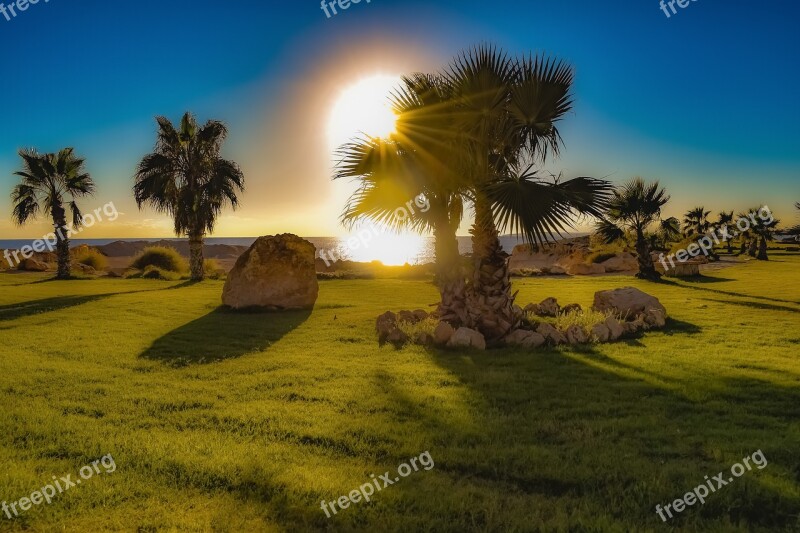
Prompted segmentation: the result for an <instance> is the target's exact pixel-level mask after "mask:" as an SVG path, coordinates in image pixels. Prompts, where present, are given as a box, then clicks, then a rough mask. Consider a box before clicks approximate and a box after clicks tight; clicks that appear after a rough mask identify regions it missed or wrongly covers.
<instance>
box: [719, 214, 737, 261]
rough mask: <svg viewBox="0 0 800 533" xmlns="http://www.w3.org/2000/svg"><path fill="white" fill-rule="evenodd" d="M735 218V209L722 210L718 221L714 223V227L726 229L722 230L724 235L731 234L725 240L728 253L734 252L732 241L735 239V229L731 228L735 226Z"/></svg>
mask: <svg viewBox="0 0 800 533" xmlns="http://www.w3.org/2000/svg"><path fill="white" fill-rule="evenodd" d="M733 219H734V217H733V211H730V212H725V211H722V212H720V214H719V216H718V219H717V221H716V222H715V223H714V227H715V228H717V229H719V228H724V229H725V231H722V232H721V233H722V234H723V235H725V234H727V235H730V237H729V238H728V239H727V241H725V244H726V245H727V247H728V253H729V254H733V242H732V241H733V230H732V229H731V228H733V227H734V225H733Z"/></svg>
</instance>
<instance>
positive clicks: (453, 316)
mask: <svg viewBox="0 0 800 533" xmlns="http://www.w3.org/2000/svg"><path fill="white" fill-rule="evenodd" d="M433 236H434V241H435V249H436V279H435V284H436V287H437V288H438V289H439V294H440V296H441V302H440V303H439V309H438V312H437V314H438V316H439V320H442V321H445V322H448V323H449V324H450V325H451V326H453V327H456V328H458V327H461V326H465V325H467V324H468V323H469V315H468V314H467V310H468V308H467V283H466V278H465V276H464V269H463V267H462V265H461V255H460V254H459V251H458V239H456V234H455V231H454V230H453V229H451V227H450V224H449V223H448V222H447V221H446V220H442V221H439V222H438V223H437V224H436V226H435V228H434V230H433Z"/></svg>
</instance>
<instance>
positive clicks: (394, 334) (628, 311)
mask: <svg viewBox="0 0 800 533" xmlns="http://www.w3.org/2000/svg"><path fill="white" fill-rule="evenodd" d="M592 309H593V310H594V311H597V312H601V313H604V314H606V315H607V316H606V318H605V319H603V320H602V321H601V322H599V323H597V324H594V325H593V326H591V327H590V328H584V327H583V326H581V325H579V324H572V325H570V326H569V327H567V328H566V329H565V330H563V331H562V330H559V329H558V328H556V327H555V326H554V325H553V324H550V323H548V322H536V321H535V320H534V319H533V317H558V316H564V315H566V314H568V313H574V314H580V313H582V312H583V311H582V309H581V306H580V305H578V304H570V305H567V306H565V307H561V306H560V305H559V304H558V301H557V300H556V299H555V298H547V299H545V300H543V301H542V302H541V303H538V304H530V305H528V306H527V307H525V309H524V310H523V313H524V315H525V316H526V319H525V320H524V321H523V325H522V326H521V327H520V328H518V329H515V330H513V331H512V332H511V333H509V334H508V335H506V336H505V337H504V338H503V340H502V345H505V346H513V347H518V348H524V349H528V350H533V349H536V348H539V347H541V346H544V345H548V346H558V345H561V344H569V345H579V344H587V343H590V342H599V343H605V342H614V341H616V340H619V339H620V338H622V337H623V336H625V335H633V334H636V333H638V332H640V331H647V330H650V329H658V328H663V327H664V326H666V321H667V311H666V309H665V308H664V306H663V305H661V302H659V301H658V299H657V298H655V297H653V296H650V295H648V294H646V293H644V292H642V291H640V290H638V289H634V288H632V287H624V288H622V289H614V290H610V291H600V292H598V293H596V294H595V297H594V305H593V307H592ZM434 317H435V315H429V314H427V313H426V312H425V311H422V310H417V311H400V312H399V313H397V314H395V313H392V312H387V313H384V314H383V315H381V316H379V317H378V320H377V322H376V330H377V332H378V340H379V342H380V343H381V344H385V343H387V342H388V343H391V344H394V345H395V346H397V347H400V346H402V345H404V344H406V343H408V342H412V341H413V342H415V343H416V344H423V345H433V346H437V347H446V348H461V349H463V348H473V349H477V350H485V349H486V340H485V339H484V337H483V335H481V334H480V333H479V332H477V331H474V330H471V329H468V328H459V329H454V328H453V327H452V326H451V325H450V324H448V323H447V322H444V321H439V322H438V324H437V325H436V327H435V329H434V330H433V332H432V333H425V332H419V333H416V334H415V336H414V338H413V339H412V338H410V337H409V334H407V333H405V332H404V331H403V329H404V328H403V326H402V324H403V323H406V324H409V325H414V324H418V323H420V322H422V321H424V320H427V319H429V318H434ZM406 329H407V328H406Z"/></svg>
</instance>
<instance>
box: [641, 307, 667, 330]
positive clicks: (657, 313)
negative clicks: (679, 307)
mask: <svg viewBox="0 0 800 533" xmlns="http://www.w3.org/2000/svg"><path fill="white" fill-rule="evenodd" d="M644 321H645V322H646V323H647V324H649V325H650V326H651V327H653V328H663V327H664V326H666V325H667V318H666V316H664V313H663V312H662V311H661V310H660V309H648V310H647V312H646V313H645V314H644Z"/></svg>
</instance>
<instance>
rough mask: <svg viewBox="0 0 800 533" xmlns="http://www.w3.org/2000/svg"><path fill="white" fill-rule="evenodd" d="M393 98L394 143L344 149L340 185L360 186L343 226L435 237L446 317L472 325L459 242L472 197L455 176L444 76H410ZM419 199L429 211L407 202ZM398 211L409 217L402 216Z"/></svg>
mask: <svg viewBox="0 0 800 533" xmlns="http://www.w3.org/2000/svg"><path fill="white" fill-rule="evenodd" d="M390 100H391V102H392V104H393V107H394V111H395V113H396V114H397V125H396V133H394V134H393V135H392V136H391V139H373V138H362V139H357V140H355V141H353V142H351V143H348V144H346V145H344V146H342V147H341V148H340V149H339V151H338V156H339V161H338V163H337V165H336V170H335V173H334V179H342V178H350V179H355V180H356V181H357V182H358V183H359V188H358V190H357V191H356V192H355V193H354V194H353V196H352V197H351V198H350V201H349V202H348V204H347V206H346V207H345V210H344V213H343V214H342V221H343V223H344V224H345V225H346V226H348V227H351V228H352V227H353V226H354V225H356V224H358V223H359V222H362V221H365V220H370V221H372V222H374V223H378V224H384V225H386V226H388V227H390V228H392V229H394V230H402V229H410V230H413V231H418V232H428V231H430V232H432V233H433V236H434V247H435V256H436V278H435V284H436V286H437V287H438V289H439V292H440V296H441V301H440V304H439V309H438V315H439V318H440V319H441V320H445V321H448V322H451V323H453V324H454V325H462V324H466V323H467V322H468V317H467V314H466V310H467V301H466V298H467V297H466V291H467V287H466V277H465V273H464V270H463V268H462V265H461V257H460V255H459V250H458V240H457V239H456V230H457V229H458V226H459V224H460V223H461V219H462V216H463V205H464V197H463V196H462V194H461V192H462V188H461V187H460V185H459V182H458V175H457V174H456V173H455V172H454V169H455V168H456V167H457V155H458V154H457V152H455V151H454V149H453V148H454V146H455V145H454V143H453V132H454V131H456V128H455V126H454V124H453V122H452V120H453V116H454V115H453V113H451V112H449V109H450V106H451V100H450V97H449V93H448V87H447V85H446V84H445V83H444V81H443V79H442V78H441V77H439V76H436V75H426V74H415V75H413V76H407V77H404V78H403V84H402V86H401V87H399V88H398V89H397V90H396V91H395V92H394V94H393V95H392V96H391V98H390ZM419 195H422V196H423V197H424V198H425V201H426V202H427V204H428V209H427V210H425V211H424V212H423V211H422V210H414V211H413V212H410V211H409V210H408V209H406V208H405V206H406V204H407V202H408V201H409V199H413V198H415V197H419ZM398 210H404V211H403V212H404V213H405V214H406V215H407V216H404V217H398V216H396V214H397V212H398Z"/></svg>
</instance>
